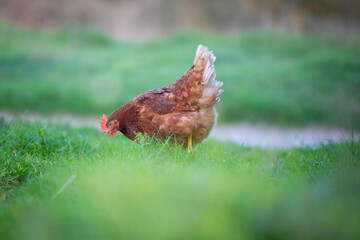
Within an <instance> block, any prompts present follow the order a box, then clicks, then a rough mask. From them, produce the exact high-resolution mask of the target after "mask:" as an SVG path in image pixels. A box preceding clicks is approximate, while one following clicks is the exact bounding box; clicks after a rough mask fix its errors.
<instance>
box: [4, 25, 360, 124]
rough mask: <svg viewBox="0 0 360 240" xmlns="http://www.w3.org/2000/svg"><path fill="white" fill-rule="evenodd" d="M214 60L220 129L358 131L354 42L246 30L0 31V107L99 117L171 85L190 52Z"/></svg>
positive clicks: (359, 76)
mask: <svg viewBox="0 0 360 240" xmlns="http://www.w3.org/2000/svg"><path fill="white" fill-rule="evenodd" d="M200 43H202V44H205V45H207V46H208V47H209V48H210V49H212V50H213V51H214V53H215V55H216V56H217V61H216V69H217V76H218V79H219V80H222V81H224V87H223V88H224V90H225V93H224V94H223V96H222V101H221V103H220V104H219V105H218V107H217V108H218V111H219V113H220V114H219V116H220V119H219V120H220V121H239V120H247V121H257V122H259V121H260V122H261V121H263V122H266V123H275V124H307V123H321V124H327V125H339V126H343V127H347V128H356V129H360V94H359V92H360V40H359V38H358V37H356V36H353V37H351V36H348V37H344V38H342V39H340V38H335V37H330V36H316V35H314V36H309V35H289V34H285V33H274V32H255V33H252V32H248V33H244V34H242V35H235V36H222V35H209V34H199V33H179V34H175V35H173V36H170V37H167V38H164V39H157V40H152V41H147V42H143V43H134V42H124V41H115V40H113V39H109V38H107V37H106V36H104V35H101V34H99V33H96V32H93V31H91V30H89V29H81V28H69V29H65V30H63V31H57V32H52V33H44V32H39V31H35V30H32V31H30V30H23V29H19V28H16V27H13V26H10V25H7V24H0V86H1V87H0V108H2V109H8V110H11V111H20V112H23V111H24V110H30V111H37V112H42V113H59V112H70V113H75V114H94V115H99V114H102V113H106V114H109V113H110V112H111V111H113V110H115V109H116V108H117V107H119V106H120V105H122V104H124V103H126V102H127V101H129V100H130V99H132V98H133V97H135V96H137V95H138V94H140V93H142V92H144V91H146V90H149V89H153V88H160V87H163V86H166V85H168V84H170V83H171V82H173V81H175V80H176V79H177V78H179V77H180V76H181V75H183V74H184V73H185V72H186V71H187V70H188V68H189V67H190V65H191V63H192V61H193V58H194V55H195V50H196V47H197V45H198V44H200Z"/></svg>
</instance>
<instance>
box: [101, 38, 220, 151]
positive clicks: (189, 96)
mask: <svg viewBox="0 0 360 240" xmlns="http://www.w3.org/2000/svg"><path fill="white" fill-rule="evenodd" d="M215 59H216V57H215V56H214V55H213V53H212V51H211V52H210V51H208V48H207V47H205V46H203V45H199V46H198V48H197V51H196V56H195V59H194V63H193V65H192V66H191V68H190V69H189V71H188V72H187V73H186V74H185V75H183V76H182V77H180V78H179V79H178V80H177V81H175V82H174V83H172V84H170V85H169V86H168V87H164V88H159V89H153V90H150V91H147V92H144V93H143V94H141V95H139V96H138V97H135V98H134V99H132V100H131V101H130V102H128V103H127V104H125V105H124V106H121V107H119V108H118V109H116V110H115V111H114V112H112V113H111V114H110V115H109V116H106V115H105V114H104V115H103V116H102V117H101V121H100V124H101V129H102V130H103V131H104V132H105V134H110V135H114V134H116V132H117V131H120V132H122V133H123V134H124V135H125V136H126V137H127V138H129V139H131V140H136V136H137V134H136V133H138V132H141V133H142V134H145V135H148V136H153V135H154V134H155V136H156V137H157V138H158V139H160V140H165V139H167V138H169V137H171V138H174V139H176V142H178V143H187V147H188V151H189V152H190V151H191V150H192V145H193V144H197V143H200V142H201V141H202V140H204V139H205V138H206V137H207V136H208V135H209V133H210V131H211V129H212V127H213V126H214V124H215V122H216V118H217V113H216V110H215V107H214V106H215V105H216V104H217V103H218V102H219V101H220V95H221V94H222V92H223V90H222V89H220V87H221V86H222V85H223V83H222V82H219V81H216V80H215V76H216V74H215V68H214V62H215Z"/></svg>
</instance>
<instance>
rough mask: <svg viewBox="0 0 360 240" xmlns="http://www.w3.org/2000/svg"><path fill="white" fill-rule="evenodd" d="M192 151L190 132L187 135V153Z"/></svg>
mask: <svg viewBox="0 0 360 240" xmlns="http://www.w3.org/2000/svg"><path fill="white" fill-rule="evenodd" d="M191 152H192V133H190V135H189V137H188V153H191Z"/></svg>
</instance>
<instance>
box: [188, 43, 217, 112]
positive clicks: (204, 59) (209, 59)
mask: <svg viewBox="0 0 360 240" xmlns="http://www.w3.org/2000/svg"><path fill="white" fill-rule="evenodd" d="M215 60H216V57H215V56H214V54H213V53H212V51H209V50H208V48H207V47H205V46H203V45H199V46H198V48H197V50H196V55H195V59H194V65H196V66H198V67H202V66H205V69H204V73H203V77H202V85H203V86H204V89H203V92H202V96H201V98H200V100H199V103H200V104H201V106H202V107H213V106H215V105H216V104H217V103H218V102H219V101H220V95H221V94H222V93H223V92H224V90H222V89H220V88H221V86H222V85H223V82H220V81H216V80H215V78H216V72H215V67H214V62H215Z"/></svg>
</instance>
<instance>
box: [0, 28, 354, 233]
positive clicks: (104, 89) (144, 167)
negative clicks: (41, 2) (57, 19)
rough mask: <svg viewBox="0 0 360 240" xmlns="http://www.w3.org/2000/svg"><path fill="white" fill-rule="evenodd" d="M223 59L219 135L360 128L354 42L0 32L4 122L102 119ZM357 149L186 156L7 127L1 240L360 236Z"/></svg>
mask: <svg viewBox="0 0 360 240" xmlns="http://www.w3.org/2000/svg"><path fill="white" fill-rule="evenodd" d="M200 43H202V44H205V45H207V46H208V47H209V48H210V49H212V50H214V53H215V55H216V56H217V61H216V65H215V66H216V70H217V76H218V79H219V80H221V81H223V82H224V87H223V88H224V90H225V92H224V94H223V96H222V99H221V102H220V103H219V105H218V106H217V110H218V112H219V121H220V122H237V121H250V122H264V123H266V124H274V125H280V126H286V125H305V124H312V123H316V124H322V125H328V126H340V127H344V128H348V129H360V111H359V109H360V95H359V92H360V69H359V66H360V57H359V56H360V40H359V39H358V38H357V37H356V36H345V37H342V38H339V37H334V36H323V35H301V34H288V33H282V32H244V33H242V34H238V35H212V34H205V33H194V32H184V33H177V34H173V35H171V36H168V37H164V38H158V39H153V40H147V41H143V42H127V41H119V40H115V39H111V38H109V37H107V36H105V35H103V34H101V33H98V32H95V31H93V30H91V29H87V28H84V27H74V28H67V29H63V30H56V31H49V32H42V31H38V30H28V29H22V28H19V27H14V26H11V25H9V24H5V23H0V109H1V110H6V111H10V112H18V113H21V114H22V113H24V112H37V113H41V114H45V115H46V114H49V115H51V114H62V113H66V114H74V115H84V116H90V117H92V116H100V115H101V114H103V113H105V114H109V113H110V112H111V111H113V110H114V109H116V108H117V107H118V106H120V105H122V104H124V103H126V102H127V101H129V100H130V99H132V98H133V97H134V96H136V95H138V94H140V93H142V92H144V91H146V90H148V89H154V88H159V87H163V86H166V85H168V84H170V83H171V82H173V81H174V80H176V79H177V78H178V77H180V76H181V75H182V74H184V73H185V72H186V71H187V70H188V68H189V67H190V65H191V63H192V61H193V58H194V54H195V50H196V47H197V45H198V44H200ZM359 164H360V142H359V141H357V140H354V139H352V140H349V141H343V142H340V143H332V142H330V143H328V144H326V145H325V144H324V145H319V146H316V147H303V148H290V149H283V150H276V149H270V148H256V147H244V146H239V145H235V144H232V143H229V142H218V141H215V140H211V139H210V140H206V141H204V142H203V143H201V144H199V145H197V146H195V148H194V151H193V152H192V153H191V154H188V153H187V151H186V150H184V149H183V148H182V147H181V146H172V147H170V146H169V144H168V143H161V142H157V141H155V140H153V141H149V140H147V139H146V138H141V141H140V142H139V143H134V142H132V141H130V140H128V139H126V138H125V137H124V136H122V135H121V134H116V135H115V136H104V135H103V133H102V132H100V131H97V130H94V129H91V128H86V127H74V126H69V125H67V124H64V123H49V122H40V121H35V122H33V123H29V122H26V121H23V120H19V121H11V122H5V121H4V120H2V119H0V238H1V239H37V240H41V239H55V240H56V239H359V238H360V229H359V228H358V226H359V223H360V205H359V199H360V165H359Z"/></svg>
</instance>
